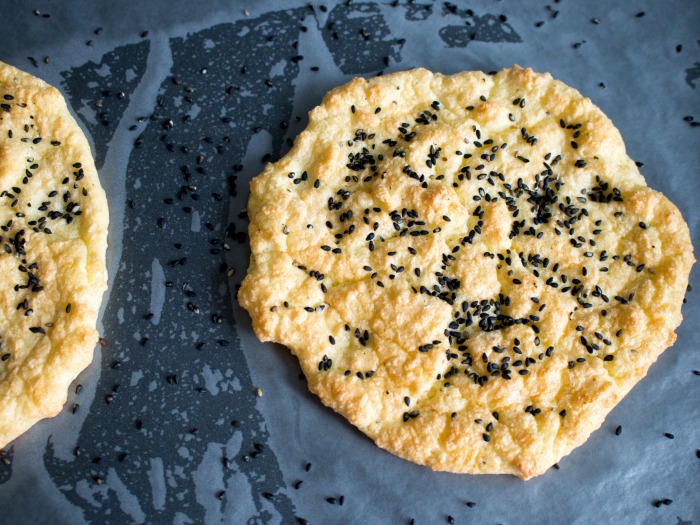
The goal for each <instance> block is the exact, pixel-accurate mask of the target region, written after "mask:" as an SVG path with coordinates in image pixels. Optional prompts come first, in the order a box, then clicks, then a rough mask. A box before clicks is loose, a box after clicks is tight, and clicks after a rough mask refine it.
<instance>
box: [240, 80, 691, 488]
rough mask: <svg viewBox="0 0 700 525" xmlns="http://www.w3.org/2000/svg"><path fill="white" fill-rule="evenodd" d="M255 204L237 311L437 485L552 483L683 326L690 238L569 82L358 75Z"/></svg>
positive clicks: (334, 95) (258, 185) (329, 101)
mask: <svg viewBox="0 0 700 525" xmlns="http://www.w3.org/2000/svg"><path fill="white" fill-rule="evenodd" d="M250 189H251V194H250V200H249V203H248V214H249V217H250V227H249V234H250V244H251V250H252V254H251V259H250V266H249V269H248V275H247V276H246V278H245V279H244V281H243V283H242V286H241V289H240V291H239V294H238V299H239V301H240V303H241V304H242V306H243V307H244V308H245V309H246V310H247V311H248V312H249V313H250V316H251V318H252V322H253V329H254V331H255V334H256V335H257V337H258V338H259V339H260V340H261V341H274V342H277V343H281V344H283V345H285V346H287V347H288V348H289V349H290V350H291V351H292V353H293V354H294V355H296V356H297V357H298V358H299V361H300V363H301V367H302V369H303V371H304V373H305V375H306V377H307V380H308V385H309V388H310V389H311V390H312V391H313V392H314V393H316V394H317V395H318V396H319V397H320V398H321V401H322V402H323V403H324V404H326V405H328V406H329V407H331V408H333V409H334V410H336V411H337V412H339V413H340V414H342V415H343V416H344V417H346V418H347V419H348V420H349V421H350V422H351V423H352V424H353V425H355V426H357V427H358V428H359V429H360V430H361V431H362V432H364V433H365V434H367V435H368V436H369V437H371V438H372V439H373V440H374V441H375V442H376V443H377V445H379V446H380V447H382V448H384V449H386V450H388V451H390V452H392V453H394V454H396V455H398V456H400V457H403V458H406V459H409V460H411V461H414V462H416V463H420V464H423V465H427V466H429V467H431V468H433V469H436V470H445V471H452V472H463V473H509V474H514V475H516V476H519V477H521V478H531V477H533V476H537V475H539V474H542V473H543V472H545V471H546V470H547V469H548V468H549V467H551V466H552V465H553V464H554V463H556V462H557V461H558V460H559V459H560V458H562V457H563V456H565V455H566V454H568V453H569V452H570V451H571V450H572V449H574V448H575V447H577V446H579V445H581V444H582V443H583V442H584V441H585V440H586V439H587V438H588V436H589V435H590V434H591V432H593V431H594V430H595V429H597V428H598V427H599V426H600V425H601V424H602V422H603V420H604V419H605V417H606V415H607V414H608V413H609V412H610V410H611V409H612V408H613V407H614V406H615V404H616V403H618V402H619V401H620V399H622V397H623V396H624V395H625V394H626V393H627V392H628V391H629V390H630V389H631V388H632V386H634V385H635V383H637V382H638V381H639V380H640V379H641V378H642V377H643V376H644V375H645V374H646V372H647V370H648V368H649V366H650V365H651V364H652V363H653V362H654V361H655V360H656V359H657V357H658V356H659V355H660V354H661V352H663V350H664V349H666V348H667V347H669V346H670V345H671V344H673V342H674V340H675V337H676V336H675V334H674V330H675V329H676V327H677V326H678V325H679V324H680V322H681V304H682V302H683V297H684V294H685V291H686V287H687V284H688V274H689V272H690V268H691V266H692V264H693V262H694V258H693V253H692V246H691V242H690V235H689V232H688V227H687V225H686V223H685V222H684V220H683V218H682V217H681V214H680V213H679V211H678V209H677V208H676V207H675V206H674V205H673V204H672V203H671V202H670V201H669V200H668V199H666V198H665V197H664V196H663V195H661V194H660V193H658V192H656V191H654V190H652V189H650V188H648V187H647V186H646V184H645V181H644V178H643V177H642V176H641V175H640V173H639V171H638V169H637V167H636V165H635V163H634V162H633V161H632V160H631V159H630V158H629V157H628V156H627V155H626V153H625V146H624V144H623V141H622V139H621V137H620V134H619V132H618V131H617V129H616V128H615V127H614V126H613V124H612V123H611V122H610V120H609V119H608V118H607V117H606V116H605V115H604V114H603V113H602V112H601V111H600V109H598V108H597V107H596V106H595V105H593V104H592V103H591V101H590V100H589V99H587V98H584V97H582V96H581V95H580V94H579V93H578V92H577V91H576V90H574V89H572V88H570V87H568V86H566V85H564V84H563V83H561V82H559V81H556V80H554V79H552V77H551V76H550V75H549V74H538V73H535V72H533V71H532V70H530V69H522V68H520V67H517V66H515V67H512V68H509V69H504V70H502V71H500V72H498V73H496V74H494V75H487V74H484V73H481V72H464V73H459V74H455V75H451V76H444V75H441V74H433V73H431V72H429V71H426V70H423V69H414V70H410V71H404V72H399V73H394V74H390V75H385V76H381V77H375V78H372V79H370V80H365V79H361V78H357V79H354V80H352V81H351V82H349V83H348V84H346V85H344V86H341V87H338V88H336V89H333V90H332V91H330V92H329V93H328V94H327V95H326V96H325V98H324V99H323V101H322V103H321V105H320V106H318V107H317V108H315V109H314V110H313V111H311V113H310V118H309V124H308V127H307V128H306V130H305V131H303V132H302V133H301V134H300V135H299V136H298V137H297V139H296V141H295V144H294V146H293V148H292V149H291V151H290V152H289V153H288V154H287V155H286V156H285V157H284V158H282V159H281V160H280V161H278V162H276V163H274V164H269V165H268V166H266V168H265V170H264V171H263V173H262V174H260V175H259V176H257V177H256V178H255V179H253V181H252V182H251V186H250Z"/></svg>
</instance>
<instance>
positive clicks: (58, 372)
mask: <svg viewBox="0 0 700 525" xmlns="http://www.w3.org/2000/svg"><path fill="white" fill-rule="evenodd" d="M0 108H1V109H0V228H1V231H0V248H2V249H0V281H1V282H2V289H3V290H4V291H3V293H2V294H1V295H0V447H3V446H5V445H7V444H8V443H10V442H11V441H12V440H14V439H15V438H16V437H17V436H19V435H20V434H22V433H23V432H25V431H26V430H27V429H29V428H30V427H31V426H32V425H33V424H34V423H36V422H37V421H39V420H40V419H43V418H46V417H52V416H55V415H56V414H57V413H58V412H59V411H60V410H61V408H62V407H63V405H64V404H65V402H66V399H67V394H68V387H69V386H70V383H71V382H72V381H73V380H74V379H75V378H76V377H77V375H78V374H79V373H80V372H81V371H82V370H83V369H85V368H86V367H87V366H88V365H89V364H90V362H91V360H92V356H93V351H94V348H95V344H96V343H97V340H98V334H97V331H96V329H95V324H96V320H97V315H98V311H99V308H100V303H101V300H102V295H103V293H104V291H105V290H106V288H107V272H106V268H105V256H106V249H107V226H108V222H109V214H108V210H107V199H106V197H105V193H104V191H103V189H102V188H101V186H100V183H99V180H98V178H97V171H96V170H95V165H94V161H93V158H92V155H91V153H90V147H89V145H88V142H87V140H86V138H85V135H84V134H83V132H82V131H81V129H80V127H79V126H78V124H77V123H76V122H75V120H74V119H73V117H72V116H71V115H70V113H69V111H68V108H67V107H66V103H65V100H64V99H63V97H62V96H61V94H60V92H59V91H58V90H57V89H56V88H54V87H51V86H49V85H48V84H47V83H45V82H44V81H43V80H40V79H38V78H36V77H34V76H32V75H29V74H27V73H25V72H22V71H20V70H18V69H16V68H14V67H12V66H10V65H8V64H4V63H0Z"/></svg>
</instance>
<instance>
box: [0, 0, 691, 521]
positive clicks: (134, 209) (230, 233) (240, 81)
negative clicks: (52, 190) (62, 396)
mask: <svg viewBox="0 0 700 525" xmlns="http://www.w3.org/2000/svg"><path fill="white" fill-rule="evenodd" d="M6 7H7V9H6V10H5V16H4V17H2V19H1V20H0V34H2V35H3V37H2V42H3V44H2V46H0V60H3V61H5V62H8V63H10V64H12V65H14V66H16V67H19V68H21V69H24V70H26V71H28V72H30V73H32V74H34V75H37V76H39V77H41V78H43V79H44V80H46V81H47V82H49V83H51V84H53V85H55V86H57V87H59V89H60V90H61V91H62V92H63V94H64V96H65V97H66V99H67V102H68V105H69V107H70V108H71V110H72V112H73V114H74V115H75V116H76V118H77V120H78V122H79V124H80V125H81V127H82V128H83V129H84V130H85V132H86V134H87V135H88V138H89V140H90V143H91V146H92V149H93V153H94V155H95V159H96V164H97V168H98V170H99V174H100V179H101V181H102V184H103V186H104V187H105V190H106V192H107V195H108V199H109V205H110V218H111V226H110V237H109V242H110V248H109V252H108V260H109V286H110V288H109V291H108V293H107V295H106V296H105V301H104V306H103V311H102V316H101V324H100V326H99V330H100V332H101V334H102V335H103V337H104V339H105V342H106V345H105V346H98V347H97V348H96V351H95V358H94V361H93V363H92V365H91V366H90V368H88V369H87V370H86V371H85V372H84V373H83V374H82V375H81V376H80V377H79V378H78V379H77V380H76V381H75V382H74V384H73V385H72V386H71V389H70V393H69V397H68V403H67V404H66V407H65V409H64V411H63V412H62V413H61V414H60V415H59V416H57V417H56V418H54V419H52V420H46V421H43V422H41V423H40V424H38V425H36V426H35V427H34V428H32V429H31V430H30V431H29V432H27V433H26V434H25V435H23V436H21V437H20V438H18V439H17V440H16V441H15V442H14V443H12V444H11V445H10V446H9V447H7V448H6V449H5V450H4V451H3V454H2V462H0V508H2V515H1V517H0V522H2V523H13V524H14V523H17V524H23V523H32V524H35V523H51V524H57V523H60V524H63V523H66V524H68V523H70V524H77V523H100V524H103V523H104V524H109V523H114V524H122V523H178V524H187V523H196V524H199V523H207V524H209V523H231V524H238V523H305V522H308V523H312V524H316V523H344V524H346V523H358V524H360V523H362V524H364V523H410V520H411V519H415V523H449V522H450V518H452V519H453V520H454V522H455V523H494V524H495V523H504V524H505V523H512V524H518V523H571V524H573V523H575V524H584V523H597V522H600V523H649V524H652V523H653V524H656V523H666V524H673V525H681V524H692V523H695V524H699V523H700V492H698V487H699V486H700V452H699V449H700V425H699V424H698V421H700V408H699V407H700V405H699V404H698V399H700V373H698V374H694V373H693V371H694V370H700V353H698V350H697V348H698V346H700V337H699V336H698V335H697V334H698V328H699V327H700V315H699V314H700V307H699V306H698V300H697V298H696V294H697V292H690V293H688V295H687V304H685V305H684V307H683V315H684V317H685V320H684V322H683V324H682V325H681V327H680V328H679V329H678V332H677V333H678V340H677V342H676V344H675V345H674V346H673V347H672V348H671V349H669V350H668V351H666V352H665V353H664V354H663V355H662V356H661V358H660V359H659V361H658V362H657V363H656V364H655V365H653V366H652V368H651V369H650V371H649V373H648V376H647V378H646V379H644V380H643V381H642V382H641V383H640V384H639V385H637V386H636V387H635V388H634V389H633V390H632V392H631V393H630V394H629V395H628V396H627V397H626V398H625V399H624V400H623V401H622V403H620V405H619V406H618V407H616V408H615V409H614V410H613V412H612V413H611V414H610V415H609V416H608V418H607V420H606V422H605V423H604V424H603V426H602V427H601V428H600V429H599V430H598V431H596V432H595V433H594V434H593V435H592V436H591V438H590V439H589V440H588V441H587V442H586V443H585V444H584V445H583V446H581V447H579V448H578V449H576V450H575V451H574V452H573V453H571V454H570V455H569V456H567V457H565V458H564V459H563V460H562V461H561V462H560V464H559V465H558V466H559V468H558V469H555V468H553V469H550V471H548V472H547V473H546V474H544V475H543V476H541V477H538V478H535V479H533V480H530V481H527V482H523V481H521V480H519V479H516V478H514V477H510V476H478V477H477V476H468V475H453V474H445V473H435V472H432V471H430V470H428V469H426V468H425V467H421V466H417V465H414V464H411V463H409V462H407V461H404V460H401V459H399V458H396V457H394V456H391V455H390V454H388V453H386V452H384V451H382V450H380V449H378V448H377V447H376V446H375V445H374V444H373V443H372V442H371V441H370V440H368V439H367V438H366V437H364V436H363V435H362V434H361V433H360V432H359V431H358V430H356V429H355V428H353V427H352V426H351V425H349V424H348V423H347V422H346V421H345V420H343V419H342V418H340V417H339V416H337V415H335V414H334V413H333V412H332V411H331V410H329V409H327V408H325V407H323V406H322V405H321V403H320V402H319V401H318V399H316V398H315V397H314V396H313V395H311V394H309V393H308V392H307V388H306V385H305V382H304V381H303V379H300V377H299V373H300V371H299V367H298V364H297V363H296V360H295V359H294V358H293V357H292V356H291V355H289V352H288V351H287V350H286V349H284V348H283V347H279V346H275V345H270V344H261V343H259V342H258V341H257V340H256V339H255V337H254V335H253V333H252V330H251V326H250V319H249V317H248V316H247V314H246V313H245V312H244V311H243V310H242V309H241V308H240V307H239V306H238V305H237V303H236V302H235V299H234V295H235V290H236V286H237V284H238V283H240V281H241V280H242V279H243V276H244V275H245V271H246V266H247V262H248V256H249V250H248V246H247V236H246V233H245V232H246V228H247V221H246V218H245V213H243V211H244V209H245V206H246V200H247V196H248V181H249V180H250V179H251V178H252V177H253V176H255V175H256V174H258V173H259V172H260V170H261V169H262V167H263V166H264V164H265V163H266V162H267V161H268V160H275V159H277V158H279V157H280V156H281V155H283V154H284V153H285V152H286V151H287V150H288V149H289V144H290V142H291V140H293V138H294V137H295V136H296V134H298V133H299V132H300V131H301V130H302V129H303V128H304V126H305V123H306V120H307V117H306V115H307V112H308V111H309V110H310V109H311V108H313V107H314V106H315V105H317V104H318V103H319V102H320V100H321V98H322V96H323V94H324V93H325V92H326V91H328V90H329V89H331V88H332V87H334V86H337V85H339V84H342V83H345V82H347V81H348V80H349V79H351V78H352V77H354V76H358V75H363V76H373V75H376V74H379V73H380V72H391V71H396V70H401V69H407V68H411V67H416V66H422V67H426V68H428V69H431V70H433V71H439V72H442V73H453V72H458V71H462V70H471V69H479V70H483V71H493V70H497V69H500V68H502V67H508V66H511V65H513V64H519V65H521V66H524V67H527V66H529V67H532V68H533V69H534V70H536V71H540V72H544V71H548V72H550V73H551V74H552V75H553V76H554V77H555V78H557V79H559V80H562V81H563V82H565V83H567V84H568V85H570V86H572V87H575V88H576V89H578V90H579V91H580V92H581V93H582V94H583V95H585V96H587V97H589V98H591V99H592V100H593V102H594V103H595V104H596V105H598V106H599V107H600V108H601V109H602V110H603V111H604V112H605V113H606V114H607V115H608V116H609V117H610V118H611V120H612V121H613V123H614V124H615V125H616V126H617V127H618V128H619V130H620V132H621V134H622V136H623V138H624V140H625V142H626V145H627V150H628V153H629V155H630V156H631V157H632V158H633V159H634V160H636V161H638V162H640V163H642V164H643V166H642V167H641V168H640V171H641V172H642V174H643V175H644V176H645V177H646V179H647V183H648V184H649V186H651V187H652V188H654V189H656V190H659V191H661V192H663V193H664V194H665V195H666V196H668V197H669V199H671V201H673V202H674V203H675V204H676V205H677V206H678V207H679V208H680V210H681V212H682V213H683V215H684V217H685V218H686V220H687V221H688V224H689V226H690V230H691V236H692V239H693V242H694V244H695V246H696V247H697V246H698V240H699V237H698V231H699V228H700V224H699V222H700V212H698V209H697V206H696V203H697V199H698V197H700V177H698V171H699V170H700V126H697V125H695V123H696V122H700V29H699V28H700V4H698V3H696V2H689V1H683V0H675V1H670V2H651V1H647V2H641V1H640V2H635V3H634V4H633V5H632V4H630V3H629V2H604V1H593V2H573V1H571V0H562V1H561V2H549V3H547V2H528V3H520V2H518V3H515V2H509V3H506V2H475V3H469V5H468V6H466V5H462V4H459V5H456V4H455V5H453V4H450V3H443V2H439V3H429V2H424V3H417V2H405V1H402V2H373V1H367V2H359V1H357V2H327V3H316V4H315V5H314V6H313V7H311V6H309V5H308V4H306V3H301V2H265V3H262V2H257V3H254V2H247V3H243V2H239V3H232V2H223V1H218V2H217V1H202V2H196V3H195V2H185V1H181V0H177V1H171V2H164V1H153V2H147V3H146V2H131V1H124V2H113V3H95V2H89V1H76V2H62V3H56V2H49V1H36V2H31V3H26V2H19V1H16V2H9V3H7V6H6ZM47 15H48V16H47ZM691 284H692V285H696V284H697V271H695V272H694V273H693V274H691ZM696 287H697V286H696ZM79 384H80V385H82V389H78V390H79V393H77V392H76V387H77V385H79ZM258 389H259V390H258ZM259 394H262V396H260V395H259ZM618 427H620V431H619V432H617V433H616V429H617V428H618ZM664 500H666V504H664V503H663V502H664ZM468 503H469V504H468ZM304 520H306V521H304Z"/></svg>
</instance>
